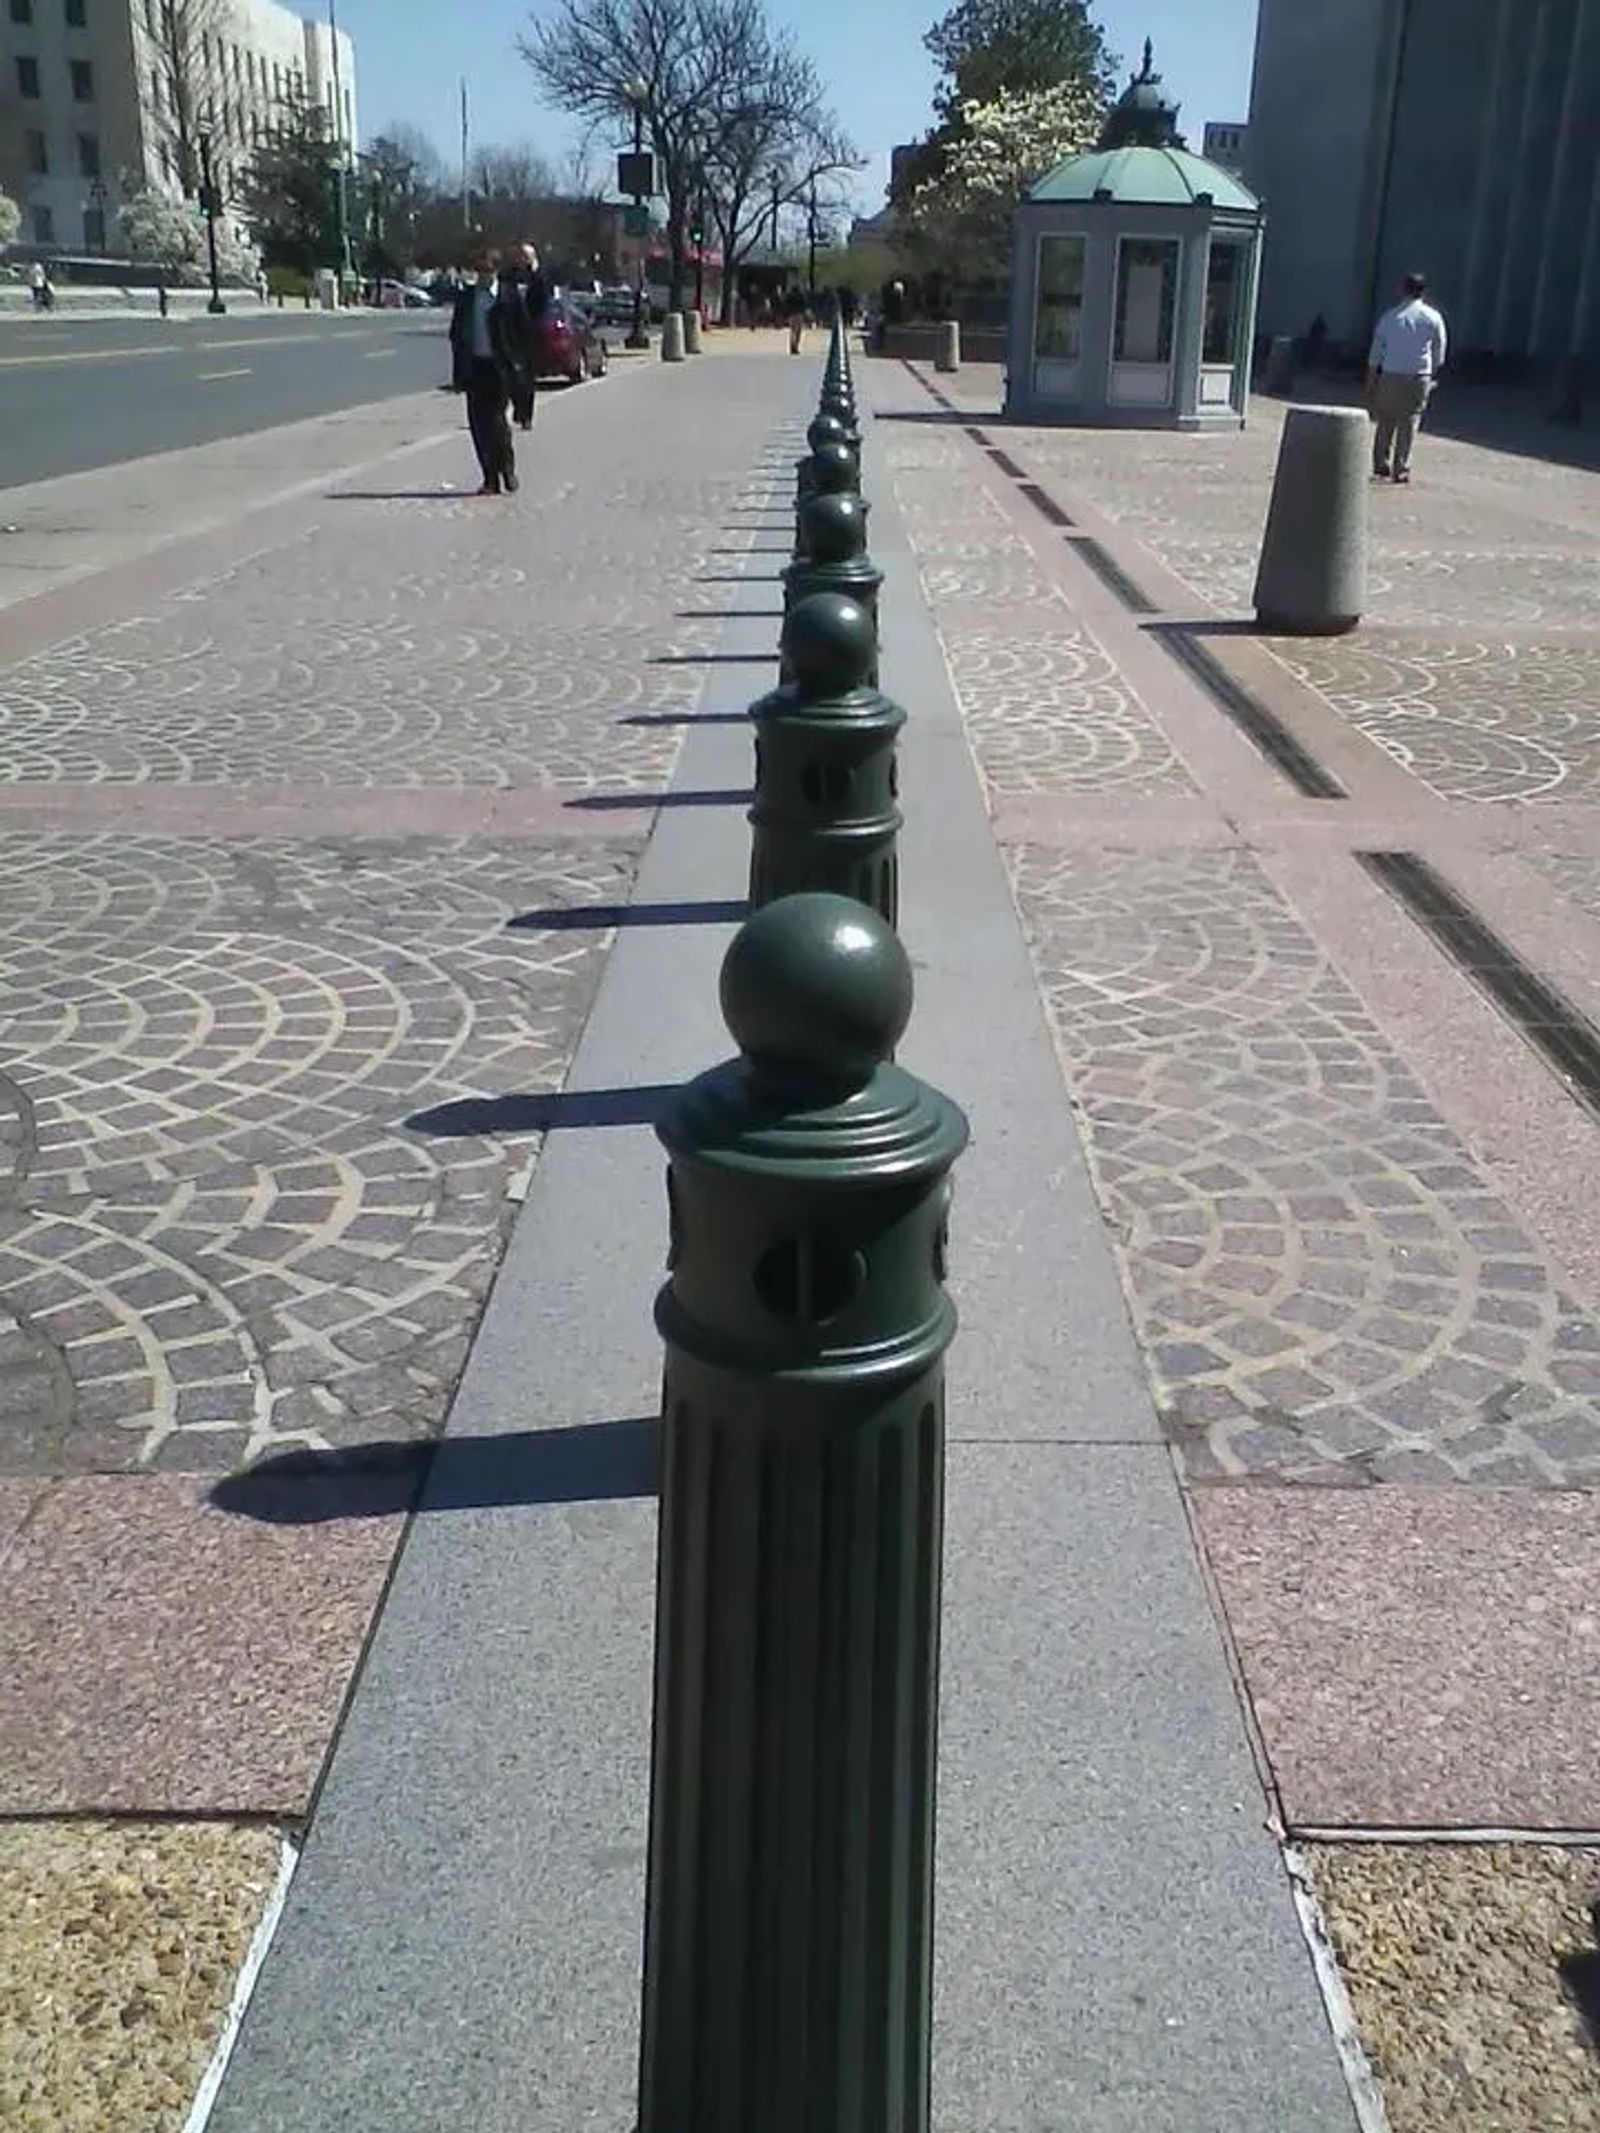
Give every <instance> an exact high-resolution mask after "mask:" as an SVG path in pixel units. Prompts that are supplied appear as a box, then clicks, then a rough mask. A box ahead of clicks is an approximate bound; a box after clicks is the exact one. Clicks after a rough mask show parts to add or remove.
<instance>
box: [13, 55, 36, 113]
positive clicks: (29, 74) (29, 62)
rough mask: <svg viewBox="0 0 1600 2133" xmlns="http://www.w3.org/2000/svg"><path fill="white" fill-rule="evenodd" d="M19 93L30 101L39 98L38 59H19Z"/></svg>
mask: <svg viewBox="0 0 1600 2133" xmlns="http://www.w3.org/2000/svg"><path fill="white" fill-rule="evenodd" d="M17 94H18V96H23V97H26V98H27V100H28V102H29V103H37V102H38V98H39V62H38V60H36V59H19V60H18V61H17Z"/></svg>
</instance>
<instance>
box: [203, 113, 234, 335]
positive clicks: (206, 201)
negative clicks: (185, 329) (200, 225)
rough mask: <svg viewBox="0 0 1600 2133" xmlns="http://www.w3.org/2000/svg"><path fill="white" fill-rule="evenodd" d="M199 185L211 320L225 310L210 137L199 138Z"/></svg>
mask: <svg viewBox="0 0 1600 2133" xmlns="http://www.w3.org/2000/svg"><path fill="white" fill-rule="evenodd" d="M200 183H201V185H202V186H203V187H204V197H203V201H202V204H203V206H204V208H205V211H206V259H207V263H208V266H209V269H210V274H211V301H210V302H209V303H208V304H207V305H206V309H207V311H209V312H210V313H211V315H212V317H213V318H221V317H222V315H223V313H224V312H225V311H226V310H227V308H228V307H227V305H226V304H225V303H224V302H223V301H222V277H221V275H220V274H219V273H218V272H217V186H216V180H215V179H214V177H213V176H212V173H211V136H210V134H209V133H202V134H201V136H200Z"/></svg>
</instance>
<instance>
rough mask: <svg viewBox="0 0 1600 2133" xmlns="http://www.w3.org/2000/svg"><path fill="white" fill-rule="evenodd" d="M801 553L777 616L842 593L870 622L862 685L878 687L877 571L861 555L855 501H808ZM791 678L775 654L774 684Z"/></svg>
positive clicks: (861, 516) (861, 518)
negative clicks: (823, 596) (816, 595)
mask: <svg viewBox="0 0 1600 2133" xmlns="http://www.w3.org/2000/svg"><path fill="white" fill-rule="evenodd" d="M800 529H801V539H802V540H803V542H804V544H805V553H804V555H803V556H801V557H799V558H798V559H797V560H796V561H795V562H793V563H791V564H790V565H789V567H788V568H787V570H785V572H784V573H783V611H784V614H785V616H787V615H788V613H789V611H790V609H791V608H793V607H795V606H796V605H797V604H798V603H799V602H800V601H801V600H806V599H809V598H810V597H811V595H812V594H813V593H824V592H829V593H843V594H844V596H845V598H846V599H847V600H854V601H855V602H856V603H857V605H858V606H860V607H864V608H865V609H866V611H867V613H868V615H869V616H870V617H871V619H872V641H873V646H874V650H873V657H872V665H871V667H870V669H869V670H868V674H867V680H868V682H869V683H870V685H871V686H872V687H873V688H876V687H877V686H878V653H877V649H876V648H877V644H878V590H879V587H880V586H881V585H882V584H883V572H882V571H881V570H879V569H877V568H876V566H875V565H874V563H873V561H872V558H871V556H869V555H868V554H867V507H866V505H865V504H864V503H863V502H862V500H861V498H860V497H859V496H813V497H812V498H811V499H810V500H809V501H808V502H807V503H806V504H805V506H804V507H803V509H802V511H801V514H800ZM791 678H792V677H791V675H790V673H789V668H788V664H787V660H786V658H785V657H784V656H783V655H781V654H780V657H779V663H778V679H779V680H780V681H788V680H790V679H791Z"/></svg>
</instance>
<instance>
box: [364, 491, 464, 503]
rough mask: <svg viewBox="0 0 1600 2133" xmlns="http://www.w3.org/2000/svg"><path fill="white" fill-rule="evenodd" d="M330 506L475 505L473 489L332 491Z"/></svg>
mask: <svg viewBox="0 0 1600 2133" xmlns="http://www.w3.org/2000/svg"><path fill="white" fill-rule="evenodd" d="M327 501H328V502H329V503H330V504H475V503H476V502H477V501H478V497H477V494H476V492H475V491H474V490H472V489H330V490H328V492H327Z"/></svg>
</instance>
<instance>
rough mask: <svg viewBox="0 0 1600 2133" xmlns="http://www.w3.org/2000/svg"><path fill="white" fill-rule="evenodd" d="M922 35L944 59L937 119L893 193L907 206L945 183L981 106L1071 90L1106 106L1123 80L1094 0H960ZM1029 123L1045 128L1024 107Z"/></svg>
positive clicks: (1028, 127) (1028, 128) (1033, 128)
mask: <svg viewBox="0 0 1600 2133" xmlns="http://www.w3.org/2000/svg"><path fill="white" fill-rule="evenodd" d="M923 43H924V44H925V45H926V47H927V49H928V52H929V54H930V55H931V57H932V58H933V59H934V60H935V61H937V63H938V67H939V85H938V87H937V88H936V89H935V91H934V98H933V105H934V111H935V114H936V115H937V118H938V124H937V125H936V126H935V127H934V128H933V130H932V131H931V132H930V133H929V134H927V135H926V136H925V138H924V139H923V140H922V141H920V142H919V143H918V144H917V148H916V151H915V153H914V154H912V155H911V156H908V157H907V158H906V160H905V164H904V166H903V168H902V170H901V173H900V177H899V181H898V183H897V184H896V186H895V188H894V196H893V197H894V204H895V206H896V207H897V208H899V209H900V210H901V211H902V212H903V213H908V214H909V213H910V212H911V206H912V202H913V201H914V200H915V199H917V198H918V197H919V196H922V197H923V206H924V210H925V209H926V206H927V199H926V195H927V190H928V188H929V187H930V186H933V185H937V184H938V183H939V181H940V179H941V178H942V176H943V174H944V171H945V167H946V162H947V159H948V157H949V155H950V153H951V151H952V150H953V149H954V147H955V146H956V144H957V143H958V142H960V141H962V140H964V139H966V137H967V135H968V132H969V130H970V119H969V116H968V114H969V113H970V112H971V111H972V110H973V109H974V108H983V109H986V110H987V109H991V108H993V107H996V106H1001V105H1004V104H1005V103H1006V102H1007V100H1008V99H1012V98H1017V97H1031V96H1042V95H1045V94H1047V93H1048V92H1050V91H1052V90H1070V91H1075V92H1081V94H1082V96H1083V97H1085V98H1086V99H1087V100H1088V102H1089V103H1090V104H1092V105H1093V107H1094V108H1095V109H1099V108H1100V107H1102V106H1103V105H1105V104H1106V103H1108V102H1109V101H1110V97H1111V93H1112V90H1113V89H1114V87H1115V85H1116V60H1115V58H1114V56H1113V55H1112V54H1111V53H1110V52H1108V51H1107V49H1106V42H1105V36H1104V33H1103V32H1102V30H1101V29H1100V26H1099V24H1098V23H1097V22H1096V21H1095V20H1094V19H1093V17H1092V15H1091V13H1090V10H1089V0H958V4H957V5H956V6H955V7H953V8H951V9H950V11H949V13H948V14H945V15H942V16H941V17H940V18H939V20H938V21H937V22H936V23H935V24H934V25H933V28H932V29H931V30H929V32H928V34H927V36H926V37H925V38H924V39H923ZM1014 108H1016V109H1018V110H1019V111H1021V109H1022V107H1014ZM1047 125H1048V122H1047ZM1023 130H1024V132H1025V133H1027V134H1028V135H1030V136H1032V135H1034V134H1035V133H1036V132H1037V131H1038V127H1037V125H1036V123H1035V121H1034V119H1033V118H1032V117H1029V116H1026V115H1025V114H1024V117H1023ZM1071 152H1072V151H1071V150H1070V149H1067V150H1064V151H1063V153H1067V154H1070V153H1071ZM924 220H926V215H925V214H924Z"/></svg>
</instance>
